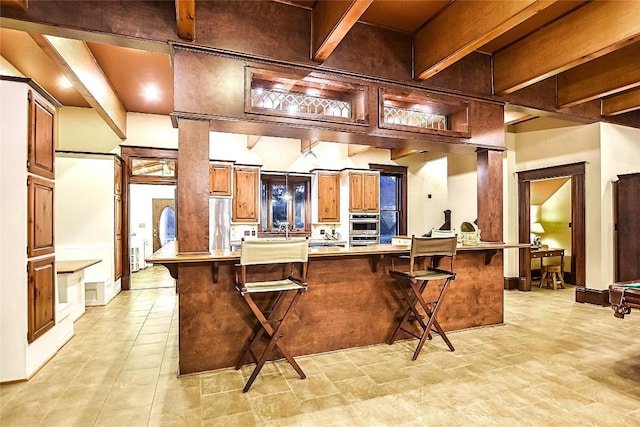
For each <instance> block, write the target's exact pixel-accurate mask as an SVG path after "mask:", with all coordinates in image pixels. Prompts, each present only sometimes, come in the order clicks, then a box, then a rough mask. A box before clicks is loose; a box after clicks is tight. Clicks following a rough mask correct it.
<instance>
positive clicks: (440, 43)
mask: <svg viewBox="0 0 640 427" xmlns="http://www.w3.org/2000/svg"><path fill="white" fill-rule="evenodd" d="M554 3H556V0H527V1H519V2H514V1H504V2H500V1H483V2H453V3H451V4H450V5H449V6H448V7H447V8H446V9H444V10H443V12H442V13H440V14H439V15H437V16H436V17H435V18H434V19H433V20H432V21H430V22H429V23H428V24H427V25H426V26H424V27H423V28H421V29H420V30H418V32H417V33H416V34H415V38H414V40H415V42H414V57H415V61H414V64H415V65H414V75H415V76H416V78H417V79H420V80H425V79H428V78H429V77H432V76H434V75H435V74H437V73H438V72H440V71H442V70H443V69H445V68H446V67H448V66H450V65H451V64H453V63H454V62H456V61H458V60H460V59H462V58H463V57H465V56H467V55H468V54H470V53H471V52H473V51H474V50H476V49H478V48H480V47H482V46H483V45H485V44H487V43H488V42H490V41H491V40H493V39H495V38H496V37H498V36H500V35H502V34H504V33H505V32H507V31H509V30H510V29H512V28H514V27H515V26H516V25H518V24H520V23H522V22H523V21H525V20H527V19H528V18H530V17H531V16H533V15H535V14H536V13H538V12H540V11H541V10H543V9H545V8H547V7H549V6H551V5H552V4H554Z"/></svg>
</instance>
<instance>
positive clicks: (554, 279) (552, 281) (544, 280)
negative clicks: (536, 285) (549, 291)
mask: <svg viewBox="0 0 640 427" xmlns="http://www.w3.org/2000/svg"><path fill="white" fill-rule="evenodd" d="M558 282H559V283H560V288H562V289H564V278H563V277H562V272H561V268H560V266H559V265H544V266H542V277H540V287H542V285H544V286H545V287H548V286H551V287H553V289H554V290H556V289H558Z"/></svg>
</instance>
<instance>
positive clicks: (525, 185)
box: [517, 162, 586, 291]
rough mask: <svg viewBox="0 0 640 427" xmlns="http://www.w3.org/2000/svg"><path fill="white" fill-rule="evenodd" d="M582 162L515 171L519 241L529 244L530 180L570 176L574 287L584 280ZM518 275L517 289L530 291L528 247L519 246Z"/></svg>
mask: <svg viewBox="0 0 640 427" xmlns="http://www.w3.org/2000/svg"><path fill="white" fill-rule="evenodd" d="M585 164H586V162H579V163H571V164H567V165H561V166H551V167H547V168H542V169H532V170H528V171H522V172H517V174H518V240H519V241H520V243H530V240H531V238H530V236H531V181H538V180H542V179H551V178H564V177H568V178H571V272H570V274H569V281H570V283H573V284H574V285H576V286H585V282H586V249H585V246H586V223H585V199H586V195H585ZM519 255H520V257H519V274H520V277H523V278H524V279H525V280H524V282H525V284H524V287H523V288H521V289H520V290H526V291H529V290H531V248H530V247H527V248H523V249H520V254H519Z"/></svg>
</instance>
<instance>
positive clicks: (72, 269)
mask: <svg viewBox="0 0 640 427" xmlns="http://www.w3.org/2000/svg"><path fill="white" fill-rule="evenodd" d="M99 262H102V260H101V259H84V260H73V261H56V270H57V273H58V274H72V273H76V272H78V271H80V270H84V269H85V268H87V267H91V266H92V265H96V264H97V263H99Z"/></svg>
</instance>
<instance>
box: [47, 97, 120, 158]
mask: <svg viewBox="0 0 640 427" xmlns="http://www.w3.org/2000/svg"><path fill="white" fill-rule="evenodd" d="M120 142H122V141H121V140H120V138H118V136H117V135H116V134H115V133H113V131H112V130H111V128H110V127H109V126H107V124H106V123H105V121H104V120H102V118H101V117H100V116H99V115H98V113H96V111H95V110H94V109H92V108H79V107H63V108H59V109H58V142H57V144H56V149H57V150H64V151H82V152H91V153H119V152H120V151H119V145H120Z"/></svg>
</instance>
